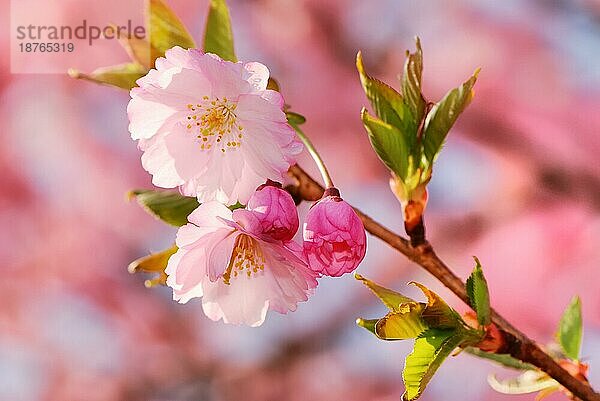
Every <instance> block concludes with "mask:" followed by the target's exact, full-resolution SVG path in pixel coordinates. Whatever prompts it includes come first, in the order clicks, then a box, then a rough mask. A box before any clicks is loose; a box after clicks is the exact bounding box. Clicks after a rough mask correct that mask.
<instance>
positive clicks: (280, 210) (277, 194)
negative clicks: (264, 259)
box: [246, 185, 300, 241]
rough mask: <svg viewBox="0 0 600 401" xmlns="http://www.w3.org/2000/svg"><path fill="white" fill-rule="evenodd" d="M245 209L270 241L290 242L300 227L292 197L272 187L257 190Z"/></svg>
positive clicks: (266, 186)
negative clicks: (255, 219) (254, 218)
mask: <svg viewBox="0 0 600 401" xmlns="http://www.w3.org/2000/svg"><path fill="white" fill-rule="evenodd" d="M246 209H247V210H248V211H250V212H252V214H254V216H255V217H256V218H257V220H258V222H259V223H260V225H261V226H262V232H263V233H264V234H266V235H268V236H269V237H271V238H272V239H275V240H280V241H289V240H291V239H292V238H293V237H294V235H296V232H297V231H298V226H299V225H300V223H299V221H298V211H297V210H296V204H295V203H294V200H293V199H292V196H291V195H290V194H289V193H287V192H286V191H284V190H283V189H280V188H278V187H276V186H273V185H264V186H262V187H261V188H260V189H258V190H257V191H256V192H255V193H254V195H252V197H250V200H248V205H247V206H246Z"/></svg>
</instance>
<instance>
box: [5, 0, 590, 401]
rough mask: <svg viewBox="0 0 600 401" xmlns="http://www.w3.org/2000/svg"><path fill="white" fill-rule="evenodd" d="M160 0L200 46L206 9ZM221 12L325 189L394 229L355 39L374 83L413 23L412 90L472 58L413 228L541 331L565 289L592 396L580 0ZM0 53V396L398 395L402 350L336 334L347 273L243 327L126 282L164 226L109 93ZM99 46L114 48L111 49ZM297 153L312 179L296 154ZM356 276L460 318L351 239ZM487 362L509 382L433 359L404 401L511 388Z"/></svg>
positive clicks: (345, 303) (344, 316)
mask: <svg viewBox="0 0 600 401" xmlns="http://www.w3.org/2000/svg"><path fill="white" fill-rule="evenodd" d="M169 3H170V4H171V5H172V7H173V8H174V9H175V11H176V12H177V13H178V15H180V16H181V17H182V19H183V20H184V22H185V23H186V25H187V26H188V27H189V29H190V31H191V32H192V33H193V35H194V36H195V37H196V39H197V41H198V42H200V41H201V35H202V32H203V29H204V19H205V16H206V8H207V1H206V0H193V1H192V0H170V1H169ZM229 3H230V7H231V13H232V19H233V23H234V33H235V39H236V48H237V52H238V57H239V58H240V59H242V60H256V61H261V62H263V63H265V64H266V65H268V66H269V68H270V69H271V72H272V74H273V75H274V76H275V77H276V78H277V79H278V81H279V82H280V84H281V86H282V91H283V94H284V96H285V98H286V101H287V103H289V104H291V105H292V106H293V109H294V110H296V111H298V112H300V113H302V114H304V115H305V116H306V117H307V119H308V122H307V123H306V126H305V127H306V130H305V131H306V132H307V133H308V134H309V135H310V137H311V138H312V140H313V141H314V142H315V144H316V145H317V147H318V148H319V150H320V152H321V153H322V156H323V157H324V158H325V160H326V162H327V163H328V165H329V168H330V170H331V172H332V174H333V176H334V179H335V180H336V184H337V185H338V187H339V188H340V189H341V191H342V193H343V195H344V196H345V198H346V200H348V201H349V202H351V203H353V204H354V205H356V206H358V207H359V208H360V209H362V210H363V211H365V212H366V213H368V214H370V215H371V216H372V217H374V218H376V219H377V220H380V221H383V222H385V223H386V225H388V226H390V227H391V228H393V229H395V230H397V231H399V232H401V231H402V222H401V221H400V218H399V216H400V208H399V205H398V204H397V202H396V201H395V199H394V197H393V195H392V194H391V192H390V191H389V188H388V184H387V179H388V176H387V171H386V170H385V168H384V167H383V166H382V165H381V163H380V162H379V161H378V159H377V158H376V156H375V154H374V153H373V152H372V150H371V149H370V145H369V143H368V140H367V137H366V134H365V132H364V129H363V127H362V126H361V122H360V119H359V110H360V108H361V107H362V106H363V105H366V99H365V97H364V94H363V93H362V89H361V87H360V84H359V81H358V77H357V73H356V71H355V68H354V58H355V55H356V52H357V51H358V50H359V49H361V50H362V51H363V55H364V59H365V63H366V65H367V68H368V69H369V70H370V72H372V74H373V75H376V76H378V77H380V78H382V79H383V80H385V81H387V82H390V83H394V82H396V81H395V79H396V76H397V74H398V72H399V71H400V70H401V68H402V63H403V57H404V51H405V50H406V49H407V48H410V49H412V48H413V46H414V44H413V39H412V38H413V36H414V35H419V36H420V37H421V40H422V42H423V47H424V53H425V73H424V81H425V92H426V94H427V95H428V97H429V99H432V100H435V99H438V98H440V97H441V96H442V95H443V94H444V93H445V92H446V90H448V89H449V88H451V87H453V86H455V85H457V84H458V83H459V82H461V81H462V80H464V79H466V78H467V77H468V76H469V74H470V73H472V72H473V70H474V69H475V68H476V67H479V66H480V67H482V72H481V74H480V76H479V81H478V83H477V86H476V97H475V99H474V101H473V103H472V105H471V106H470V107H469V108H468V109H467V111H466V112H465V114H464V115H463V116H462V117H461V119H460V120H459V122H458V123H457V125H456V127H455V129H454V130H453V132H452V133H451V134H450V136H449V140H448V142H447V144H446V148H445V150H444V152H443V153H442V155H441V157H440V158H439V161H438V164H437V166H436V168H435V170H434V178H433V180H432V182H431V185H430V204H429V206H428V213H427V218H426V223H427V228H428V235H429V238H430V241H431V242H432V243H433V245H434V246H435V247H436V248H437V249H438V250H439V254H440V255H441V256H442V257H443V258H444V259H445V260H446V261H447V262H448V263H449V264H450V265H451V266H453V267H454V268H455V269H456V271H457V273H459V274H460V275H461V276H462V277H466V276H467V275H468V272H469V270H470V269H471V268H472V264H473V262H472V259H471V255H477V256H478V257H479V258H480V259H481V261H482V263H483V265H484V268H485V272H486V275H487V277H488V280H489V282H490V288H491V294H492V301H493V304H494V305H495V306H496V307H497V309H498V310H499V311H500V312H502V313H503V314H504V315H505V316H506V317H507V318H509V319H510V320H511V321H513V322H514V323H515V324H516V325H517V326H518V327H519V328H521V329H523V330H524V331H526V332H527V333H528V334H530V335H531V336H532V337H533V338H535V339H537V340H539V341H540V342H542V343H545V342H548V341H550V340H551V339H552V336H553V333H554V331H555V328H556V324H557V321H558V319H559V316H560V313H561V311H562V310H563V308H564V307H565V306H566V304H567V303H568V301H569V299H570V298H571V297H572V296H573V295H574V294H579V295H580V296H581V298H582V302H583V312H584V324H585V336H584V343H583V352H582V354H583V356H584V358H585V359H586V360H587V361H589V362H590V363H591V370H590V381H591V382H592V384H594V385H595V386H596V387H600V313H599V311H600V291H598V288H599V285H598V278H599V277H600V276H599V274H598V273H599V269H600V247H599V246H598V245H599V244H600V161H599V156H598V154H599V152H600V135H599V132H600V113H598V111H599V110H600V56H599V53H598V49H600V6H599V5H598V3H597V2H595V1H593V0H589V1H586V0H573V1H567V0H563V1H558V0H557V1H552V2H545V1H526V0H509V1H502V2H498V1H493V0H482V1H474V0H455V1H442V0H432V1H427V2H414V1H400V0H380V1H375V2H365V1H361V0H329V1H319V0H254V1H242V0H237V1H236V0H230V1H229ZM1 4H2V9H1V10H2V11H1V15H2V22H3V23H4V25H5V26H8V21H9V15H10V14H9V4H8V2H7V1H6V0H4V1H3V2H2V3H1ZM44 7H60V4H58V3H56V4H55V5H54V4H53V5H52V6H50V5H46V6H44ZM44 7H39V8H36V9H32V10H31V13H32V14H35V13H44V12H47V10H46V9H45V8H44ZM55 11H56V10H55ZM70 12H71V13H74V14H73V15H71V17H73V18H78V17H79V18H82V17H83V16H85V15H86V12H88V10H86V9H85V8H84V7H82V8H81V9H80V10H71V11H70ZM78 13H80V15H79V14H78ZM0 45H1V46H2V49H3V50H4V54H5V57H2V58H0V104H1V109H0V139H1V143H2V145H1V146H0V171H1V172H2V173H1V174H0V226H1V227H2V229H1V230H0V261H2V272H3V280H1V281H0V305H1V307H0V372H2V374H1V375H0V400H10V401H20V400H23V401H30V400H52V401H54V400H61V401H62V400H86V401H87V400H156V401H159V400H160V401H167V400H169V401H170V400H176V401H187V400H190V401H191V400H194V401H197V400H219V401H220V400H223V401H241V400H244V401H270V400H278V401H281V400H285V401H288V400H289V401H304V400H327V401H328V400H332V401H333V400H345V401H353V400H356V401H363V400H368V401H387V400H398V399H399V395H400V394H401V393H402V391H403V388H402V381H401V370H402V366H403V360H404V357H405V356H406V354H407V353H408V352H409V351H410V343H405V342H402V343H401V342H382V341H377V340H376V339H375V338H374V337H373V336H371V335H370V334H369V333H367V332H366V331H364V330H361V329H359V328H357V327H356V326H355V325H354V319H355V318H356V317H359V316H363V317H375V316H381V315H383V314H384V313H385V309H384V307H383V306H381V305H379V304H378V303H377V301H376V300H375V299H374V298H373V297H372V296H371V295H370V294H369V293H368V292H367V291H366V290H365V289H364V288H363V287H362V286H361V285H360V284H359V283H358V282H356V281H355V280H354V279H353V278H352V277H349V276H348V277H343V278H341V279H332V278H325V279H323V280H321V282H320V285H319V287H318V289H317V293H316V295H315V296H314V297H313V298H312V299H311V300H310V302H308V303H305V304H302V305H301V306H300V307H299V310H298V311H297V312H295V313H293V314H290V315H288V316H279V315H276V314H271V315H270V316H268V318H267V321H266V322H265V324H264V325H263V326H262V327H260V328H257V329H251V328H243V327H233V326H227V325H224V324H222V323H213V322H211V321H209V320H208V319H207V318H206V317H205V316H204V315H203V313H202V311H201V307H200V303H199V302H190V303H189V304H187V305H183V306H182V305H178V304H176V303H175V302H173V301H171V294H170V292H169V290H168V289H166V288H160V289H154V290H148V289H146V288H144V286H143V281H144V279H145V278H146V277H142V276H139V275H135V276H132V275H129V274H128V273H127V271H126V266H127V264H128V263H129V262H130V261H131V260H133V259H135V258H137V257H140V256H143V255H145V254H147V253H148V252H149V251H157V250H161V249H163V248H166V247H167V246H169V245H170V243H171V242H172V239H173V236H174V232H175V230H174V229H172V228H169V227H167V226H165V225H163V224H161V223H160V222H157V221H154V220H153V219H151V218H149V217H148V216H147V215H146V214H145V213H144V212H143V211H142V210H140V208H139V207H138V206H137V205H135V204H134V203H128V202H127V201H126V200H125V193H126V192H127V191H128V190H129V189H131V188H135V187H150V177H149V176H148V174H146V173H145V172H144V171H143V169H142V168H141V166H140V160H139V156H140V152H139V151H138V150H137V149H136V146H135V144H134V143H133V142H132V141H131V140H130V139H129V136H128V132H127V116H126V113H125V107H126V104H127V101H128V95H127V93H125V92H120V91H118V90H114V89H111V88H106V87H100V86H95V85H92V84H90V83H87V82H81V81H74V80H72V79H70V78H68V77H67V76H66V74H65V75H31V74H30V75H18V74H10V73H9V71H10V68H9V67H10V59H9V57H7V56H6V55H7V54H8V48H9V37H8V36H3V37H1V38H0ZM114 54H115V55H121V57H122V61H126V54H125V53H124V52H123V51H122V50H121V49H120V48H119V47H118V45H116V44H115V47H114ZM104 64H105V63H104V60H103V59H102V58H101V57H98V60H97V65H98V66H102V65H104ZM301 164H302V166H303V167H305V168H306V169H307V170H309V171H311V172H312V173H313V174H314V176H315V177H316V176H317V174H316V169H315V168H314V166H313V165H312V164H311V162H310V159H309V158H308V157H307V156H306V155H304V156H303V158H302V160H301ZM307 208H308V205H306V204H304V205H302V206H301V212H302V213H305V212H306V210H307ZM358 271H359V272H360V273H361V274H363V275H364V276H367V277H369V278H371V279H374V280H376V281H379V282H381V283H385V284H387V285H389V286H391V287H394V288H397V289H400V290H403V291H405V292H407V293H408V294H409V295H415V296H417V294H416V293H415V292H414V290H413V289H410V288H407V287H406V286H405V284H406V282H408V281H410V280H417V281H421V282H423V283H424V284H426V285H429V286H430V287H431V288H432V289H434V290H435V291H437V292H439V293H440V294H442V295H444V296H445V297H446V299H447V300H448V301H449V302H450V303H451V304H452V305H453V306H454V307H456V308H457V309H459V310H461V311H464V310H465V307H464V306H463V305H462V304H461V303H460V302H459V301H458V300H457V299H456V298H455V297H453V296H452V295H451V294H449V293H448V292H447V291H446V290H444V289H443V288H441V287H440V285H439V284H438V283H437V282H436V281H435V280H434V279H432V278H431V277H430V276H428V275H427V274H425V273H424V272H422V271H421V270H419V269H418V268H417V267H416V266H415V265H413V264H411V263H409V262H408V261H406V260H405V259H404V258H403V257H402V256H401V255H399V254H397V253H395V252H394V251H392V250H391V249H389V248H388V247H387V246H386V245H385V244H382V243H381V242H379V241H378V240H375V239H373V238H369V249H368V252H367V257H366V259H365V261H364V262H363V264H362V265H361V266H360V267H359V270H358ZM490 372H496V373H499V374H500V375H503V376H506V375H509V374H510V372H507V371H503V370H501V369H499V368H497V367H495V366H493V365H491V364H489V363H487V362H485V361H480V360H476V359H474V358H472V357H470V356H468V355H460V356H458V357H456V358H451V359H450V360H449V361H448V362H447V363H446V364H444V365H443V366H442V368H441V369H440V371H439V372H438V374H437V375H436V376H435V377H434V379H433V381H432V383H431V384H430V386H429V388H428V389H427V391H426V393H425V395H424V396H423V398H422V399H423V400H426V401H433V400H450V401H454V400H492V401H495V400H497V401H501V400H511V399H512V400H532V399H533V395H529V396H518V397H517V396H505V395H500V394H496V393H494V392H493V391H492V390H491V389H490V388H489V386H488V385H487V384H486V377H487V375H488V374H489V373H490ZM552 399H557V400H558V399H561V397H560V396H556V397H554V398H552Z"/></svg>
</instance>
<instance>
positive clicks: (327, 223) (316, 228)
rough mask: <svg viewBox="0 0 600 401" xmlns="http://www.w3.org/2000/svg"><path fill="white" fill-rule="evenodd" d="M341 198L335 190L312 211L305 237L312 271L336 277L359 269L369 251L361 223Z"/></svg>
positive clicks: (307, 255)
mask: <svg viewBox="0 0 600 401" xmlns="http://www.w3.org/2000/svg"><path fill="white" fill-rule="evenodd" d="M338 194H339V192H337V190H334V191H333V192H332V195H328V196H325V197H324V198H323V199H321V200H320V201H319V202H317V203H316V204H315V205H314V206H313V207H312V208H311V209H310V211H309V212H308V215H307V216H306V222H305V223H304V233H303V234H304V254H305V256H306V258H307V260H308V264H309V266H310V268H311V269H313V270H314V271H315V272H318V273H321V274H324V275H327V276H334V277H339V276H341V275H342V274H344V273H349V272H351V271H353V270H354V269H356V267H357V266H358V264H359V263H360V262H361V261H362V260H363V258H364V257H365V253H366V250H367V245H366V242H367V238H366V234H365V228H364V226H363V224H362V221H361V220H360V218H359V217H358V216H357V215H356V213H355V212H354V209H352V206H350V205H349V204H348V203H346V202H345V201H343V200H342V198H340V197H339V196H338Z"/></svg>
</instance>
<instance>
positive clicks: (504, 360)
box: [465, 347, 537, 370]
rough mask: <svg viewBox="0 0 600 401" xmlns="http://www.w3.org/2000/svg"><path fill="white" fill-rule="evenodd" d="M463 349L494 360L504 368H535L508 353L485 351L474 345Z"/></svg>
mask: <svg viewBox="0 0 600 401" xmlns="http://www.w3.org/2000/svg"><path fill="white" fill-rule="evenodd" d="M465 351H466V352H467V353H469V354H471V355H474V356H476V357H479V358H483V359H488V360H490V361H493V362H496V363H497V364H500V365H502V366H504V367H506V368H511V369H517V370H531V369H537V368H536V367H535V366H533V365H530V364H528V363H525V362H521V361H519V360H518V359H516V358H513V357H512V356H510V355H508V354H495V353H492V352H485V351H482V350H480V349H479V348H475V347H467V348H465Z"/></svg>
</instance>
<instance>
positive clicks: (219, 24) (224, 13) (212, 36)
mask: <svg viewBox="0 0 600 401" xmlns="http://www.w3.org/2000/svg"><path fill="white" fill-rule="evenodd" d="M204 51H205V52H207V53H214V54H216V55H218V56H220V57H221V58H222V59H223V60H229V61H233V62H237V58H236V56H235V50H234V47H233V32H232V31H231V20H230V17H229V9H228V8H227V3H226V2H225V0H210V9H209V11H208V19H207V20H206V31H205V33H204Z"/></svg>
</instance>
